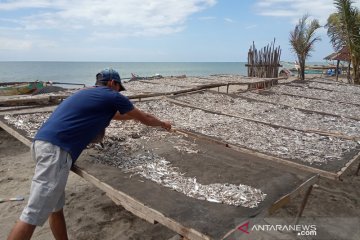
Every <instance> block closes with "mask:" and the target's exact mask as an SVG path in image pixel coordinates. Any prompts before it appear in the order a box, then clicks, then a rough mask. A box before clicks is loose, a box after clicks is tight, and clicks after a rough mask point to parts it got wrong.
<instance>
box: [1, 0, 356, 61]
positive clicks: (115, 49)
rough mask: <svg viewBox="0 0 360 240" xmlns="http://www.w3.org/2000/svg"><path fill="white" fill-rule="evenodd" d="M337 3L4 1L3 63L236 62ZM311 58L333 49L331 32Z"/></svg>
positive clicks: (281, 40)
mask: <svg viewBox="0 0 360 240" xmlns="http://www.w3.org/2000/svg"><path fill="white" fill-rule="evenodd" d="M354 6H357V7H360V1H356V3H355V4H354ZM334 11H335V7H334V5H333V1H332V0H312V1H307V0H254V1H250V0H74V1H73V0H0V61H114V62H167V61H170V62H239V61H246V60H247V52H248V49H249V47H250V45H251V44H252V42H253V41H254V42H255V45H256V47H257V48H258V49H260V48H262V47H264V46H266V45H267V44H269V43H270V42H272V41H273V39H274V38H276V46H278V45H280V46H281V48H282V56H281V60H283V61H291V62H292V61H294V60H295V55H294V54H293V53H292V51H291V48H290V45H289V33H290V31H291V30H293V29H294V26H295V24H296V23H297V22H298V20H299V18H301V17H302V16H303V15H304V14H306V13H308V14H309V15H310V16H311V17H312V18H317V19H319V21H320V24H322V25H324V24H325V23H326V19H327V17H328V16H329V14H330V13H332V12H334ZM317 35H318V36H320V37H321V38H322V41H321V42H318V43H316V49H315V52H313V53H312V57H311V58H309V60H308V61H323V60H322V59H323V58H324V57H325V56H326V55H328V54H330V53H331V52H332V51H333V50H332V47H331V44H330V43H329V39H328V37H327V35H326V29H324V28H321V29H319V30H318V32H317Z"/></svg>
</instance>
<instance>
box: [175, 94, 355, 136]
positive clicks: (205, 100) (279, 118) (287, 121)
mask: <svg viewBox="0 0 360 240" xmlns="http://www.w3.org/2000/svg"><path fill="white" fill-rule="evenodd" d="M176 99H177V100H180V101H184V102H187V103H190V104H192V105H194V106H197V107H201V108H204V109H209V110H212V111H218V112H222V113H226V114H232V115H236V116H240V117H244V118H249V119H254V120H258V121H263V122H267V123H272V124H276V125H280V126H285V127H290V128H295V129H298V130H318V131H323V132H331V133H341V134H343V135H347V136H354V137H360V122H359V121H355V120H352V119H346V118H341V117H334V116H328V115H321V114H317V113H309V112H305V111H300V110H298V109H295V108H293V107H286V106H284V105H280V104H276V103H274V104H271V103H264V102H258V101H250V100H246V99H242V98H233V97H230V96H229V95H225V94H217V93H213V92H206V91H205V92H201V93H195V94H189V95H182V96H179V97H177V98H176ZM358 111H359V113H360V107H359V108H358Z"/></svg>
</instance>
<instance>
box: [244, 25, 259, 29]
mask: <svg viewBox="0 0 360 240" xmlns="http://www.w3.org/2000/svg"><path fill="white" fill-rule="evenodd" d="M257 26H258V25H257V24H253V25H249V26H246V27H245V29H253V28H256V27H257Z"/></svg>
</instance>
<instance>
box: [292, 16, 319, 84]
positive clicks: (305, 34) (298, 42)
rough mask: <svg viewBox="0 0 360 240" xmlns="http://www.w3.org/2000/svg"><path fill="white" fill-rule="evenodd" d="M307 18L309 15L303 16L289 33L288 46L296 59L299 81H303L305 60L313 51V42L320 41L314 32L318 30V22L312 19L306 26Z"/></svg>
mask: <svg viewBox="0 0 360 240" xmlns="http://www.w3.org/2000/svg"><path fill="white" fill-rule="evenodd" d="M308 17H309V15H307V14H306V15H304V16H303V17H302V18H301V19H300V20H299V23H298V24H297V25H296V26H295V29H294V31H292V32H290V44H291V47H292V50H293V51H294V53H295V54H296V55H297V58H298V62H299V65H300V70H299V75H300V79H301V80H305V60H306V58H307V57H309V56H310V52H311V51H313V50H314V44H315V42H317V41H320V40H321V38H320V37H315V31H316V30H317V29H318V28H320V24H319V21H318V20H317V19H314V20H312V21H311V22H310V24H307V19H308Z"/></svg>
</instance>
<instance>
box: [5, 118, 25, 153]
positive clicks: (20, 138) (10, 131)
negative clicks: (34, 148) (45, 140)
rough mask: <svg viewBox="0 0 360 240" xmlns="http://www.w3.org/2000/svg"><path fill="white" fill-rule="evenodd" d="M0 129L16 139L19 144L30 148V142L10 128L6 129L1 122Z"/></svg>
mask: <svg viewBox="0 0 360 240" xmlns="http://www.w3.org/2000/svg"><path fill="white" fill-rule="evenodd" d="M0 127H1V128H2V129H4V130H5V131H7V132H8V133H9V134H10V135H12V136H14V137H15V138H16V139H18V140H19V141H20V142H22V143H24V144H25V145H26V146H28V147H30V146H31V141H30V140H29V139H28V138H26V137H24V136H22V135H21V134H20V133H18V132H17V131H15V130H13V129H12V128H10V127H8V126H7V125H6V124H5V123H3V122H2V121H0Z"/></svg>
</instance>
